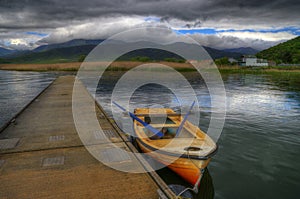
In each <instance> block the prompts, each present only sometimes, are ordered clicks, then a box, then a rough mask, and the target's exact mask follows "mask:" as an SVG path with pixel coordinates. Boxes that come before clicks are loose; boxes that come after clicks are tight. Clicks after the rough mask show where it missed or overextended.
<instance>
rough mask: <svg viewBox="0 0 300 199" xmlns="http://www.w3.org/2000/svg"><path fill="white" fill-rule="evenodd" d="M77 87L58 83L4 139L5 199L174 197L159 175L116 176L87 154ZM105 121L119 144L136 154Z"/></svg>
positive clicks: (0, 141)
mask: <svg viewBox="0 0 300 199" xmlns="http://www.w3.org/2000/svg"><path fill="white" fill-rule="evenodd" d="M73 82H74V76H62V77H59V78H58V79H56V80H55V81H54V82H53V83H52V85H50V87H48V88H47V89H46V90H45V91H43V93H42V94H41V95H40V96H39V97H38V98H36V99H35V100H34V101H33V102H32V103H31V104H30V105H29V106H28V107H27V108H26V109H25V110H24V111H23V112H22V113H21V114H20V115H18V117H17V118H15V120H14V121H13V122H12V123H11V124H10V125H8V127H7V128H5V129H4V130H3V131H2V132H1V133H0V182H1V186H0V198H158V194H157V189H160V190H163V192H164V193H165V194H166V195H167V196H168V197H172V196H174V195H172V193H171V192H170V190H169V189H168V188H167V186H166V185H165V184H164V182H163V181H162V180H161V179H160V177H159V176H158V175H157V174H156V173H153V172H152V173H142V174H132V173H126V172H121V171H117V170H114V169H112V168H110V167H107V166H105V165H104V164H102V163H101V162H99V161H98V160H96V159H95V158H94V157H92V156H91V155H90V154H89V153H88V151H87V150H86V149H85V147H84V146H83V144H82V142H81V140H80V139H79V136H78V134H77V132H76V129H75V125H74V121H73V116H72V89H73ZM97 111H98V112H99V113H103V110H102V109H101V107H97ZM100 115H103V116H104V117H100V118H98V119H99V120H100V121H99V122H101V123H102V124H103V123H105V125H106V126H107V130H110V133H113V134H114V135H115V136H113V139H114V142H115V143H117V144H119V145H122V147H124V148H126V150H128V151H132V150H135V149H134V148H133V147H132V145H131V143H129V142H126V140H124V137H123V138H122V137H121V135H120V134H119V133H118V129H117V127H116V126H115V125H114V124H113V123H112V122H111V121H110V120H109V119H108V118H107V117H106V116H105V113H103V114H100ZM140 166H141V167H142V164H141V165H140Z"/></svg>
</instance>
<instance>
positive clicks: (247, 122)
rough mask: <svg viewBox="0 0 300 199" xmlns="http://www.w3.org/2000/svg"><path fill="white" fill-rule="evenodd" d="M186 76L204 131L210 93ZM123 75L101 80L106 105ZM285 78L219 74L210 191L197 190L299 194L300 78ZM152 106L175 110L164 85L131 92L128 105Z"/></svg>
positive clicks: (222, 194) (226, 194)
mask: <svg viewBox="0 0 300 199" xmlns="http://www.w3.org/2000/svg"><path fill="white" fill-rule="evenodd" d="M184 75H185V76H186V77H187V78H188V79H189V81H190V82H191V84H192V87H193V88H194V89H195V90H196V94H197V98H198V100H199V102H200V108H201V112H200V115H201V118H200V128H202V129H203V130H204V131H206V130H207V128H208V124H209V120H210V115H211V111H212V107H211V104H210V96H209V93H208V91H207V89H206V86H205V84H204V83H203V81H202V80H201V78H199V76H198V75H197V74H196V73H192V72H190V73H186V74H184ZM121 76H122V72H120V73H116V72H115V73H113V74H110V75H107V76H104V77H103V78H102V79H101V81H100V83H99V85H98V89H97V95H96V98H97V99H98V100H99V101H100V102H101V105H103V107H104V108H106V107H110V97H111V93H112V90H113V87H114V85H115V84H116V82H117V81H118V78H120V77H121ZM288 78H290V77H284V76H283V77H281V76H278V75H275V76H270V75H269V76H268V75H250V74H230V75H223V79H224V84H225V87H226V92H227V116H226V123H225V126H224V129H223V133H222V135H221V137H220V139H219V141H218V144H219V152H218V153H217V155H216V156H215V157H213V159H212V161H211V163H210V164H209V170H210V174H211V176H212V179H213V187H214V189H213V188H212V189H210V188H209V186H208V187H205V190H203V189H204V188H201V192H202V193H203V194H205V193H206V192H209V191H208V190H215V198H228V199H231V198H249V199H250V198H251V199H252V198H298V196H299V195H300V189H299V185H298V183H299V181H300V172H299V171H298V169H299V168H300V156H299V154H300V135H299V133H300V125H299V122H300V82H299V78H298V79H297V78H295V77H293V78H292V79H290V81H289V79H288ZM174 81H176V80H174ZM178 86H179V87H180V82H179V85H178ZM153 96H159V97H153ZM120 100H122V99H120ZM154 104H156V105H157V104H160V105H161V106H164V107H172V108H175V109H176V107H177V106H178V103H177V101H176V99H175V98H174V96H173V95H172V93H171V92H170V91H168V90H167V89H166V88H163V87H159V86H157V85H148V86H147V85H146V86H144V87H143V88H139V89H138V90H136V92H135V93H134V94H133V96H132V97H131V101H130V109H131V110H133V109H134V108H137V107H144V106H146V107H151V106H152V105H154ZM187 106H188V104H187ZM106 111H108V112H109V111H110V109H107V110H106ZM214 111H215V110H214ZM109 113H110V112H109ZM110 114H111V113H110ZM159 173H160V174H161V175H162V177H163V178H165V179H166V181H168V182H169V183H170V184H181V183H184V182H182V180H181V179H180V178H173V177H172V176H176V174H174V173H172V172H171V173H170V171H169V170H168V169H163V170H161V171H159ZM202 185H203V184H202ZM211 187H212V185H211ZM208 195H211V194H208Z"/></svg>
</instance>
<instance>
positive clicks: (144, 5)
mask: <svg viewBox="0 0 300 199" xmlns="http://www.w3.org/2000/svg"><path fill="white" fill-rule="evenodd" d="M299 2H300V1H296V0H285V1H283V0H275V1H261V0H260V1H259V0H254V1H253V0H251V1H236V0H216V1H214V0H205V1H203V0H200V1H199V0H173V1H170V0H164V1H163V0H152V1H151V0H140V1H136V0H122V1H121V0H116V1H113V0H101V1H96V0H92V1H91V0H90V1H87V0H86V1H82V0H80V1H79V0H74V1H62V0H53V1H48V0H22V1H20V0H0V46H2V47H3V46H4V47H9V48H34V47H36V46H38V45H40V44H43V43H56V42H63V41H67V40H70V39H74V38H86V39H87V38H90V39H99V38H107V37H109V36H111V35H113V34H115V33H118V32H120V31H124V30H127V29H130V28H135V27H140V26H145V25H151V26H166V27H169V28H171V29H174V30H179V31H184V34H188V35H191V34H192V37H194V38H195V39H197V40H198V41H199V42H200V43H203V44H204V45H209V46H212V47H217V48H227V47H228V48H229V47H238V46H247V45H248V46H251V45H252V46H254V47H255V46H256V47H257V48H265V47H268V46H270V45H274V44H276V43H279V42H281V41H284V40H288V39H291V38H293V37H295V36H297V35H300V20H299V16H300V15H299V13H300V12H299V10H300V3H299ZM208 30H209V31H208Z"/></svg>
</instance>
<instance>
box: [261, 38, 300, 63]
mask: <svg viewBox="0 0 300 199" xmlns="http://www.w3.org/2000/svg"><path fill="white" fill-rule="evenodd" d="M256 56H257V57H259V58H264V59H268V60H273V61H275V62H276V63H277V64H280V63H286V64H299V63H300V36H299V37H296V38H294V39H291V40H289V41H286V42H283V43H281V44H278V45H276V46H273V47H271V48H269V49H266V50H263V51H261V52H259V53H257V54H256Z"/></svg>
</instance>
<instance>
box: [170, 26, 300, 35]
mask: <svg viewBox="0 0 300 199" xmlns="http://www.w3.org/2000/svg"><path fill="white" fill-rule="evenodd" d="M174 31H175V32H176V33H179V34H205V35H214V34H217V33H223V32H257V33H279V32H290V33H292V34H294V35H300V28H298V27H285V28H280V29H265V30H255V29H243V30H235V29H228V30H217V29H213V28H199V29H176V30H174Z"/></svg>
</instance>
